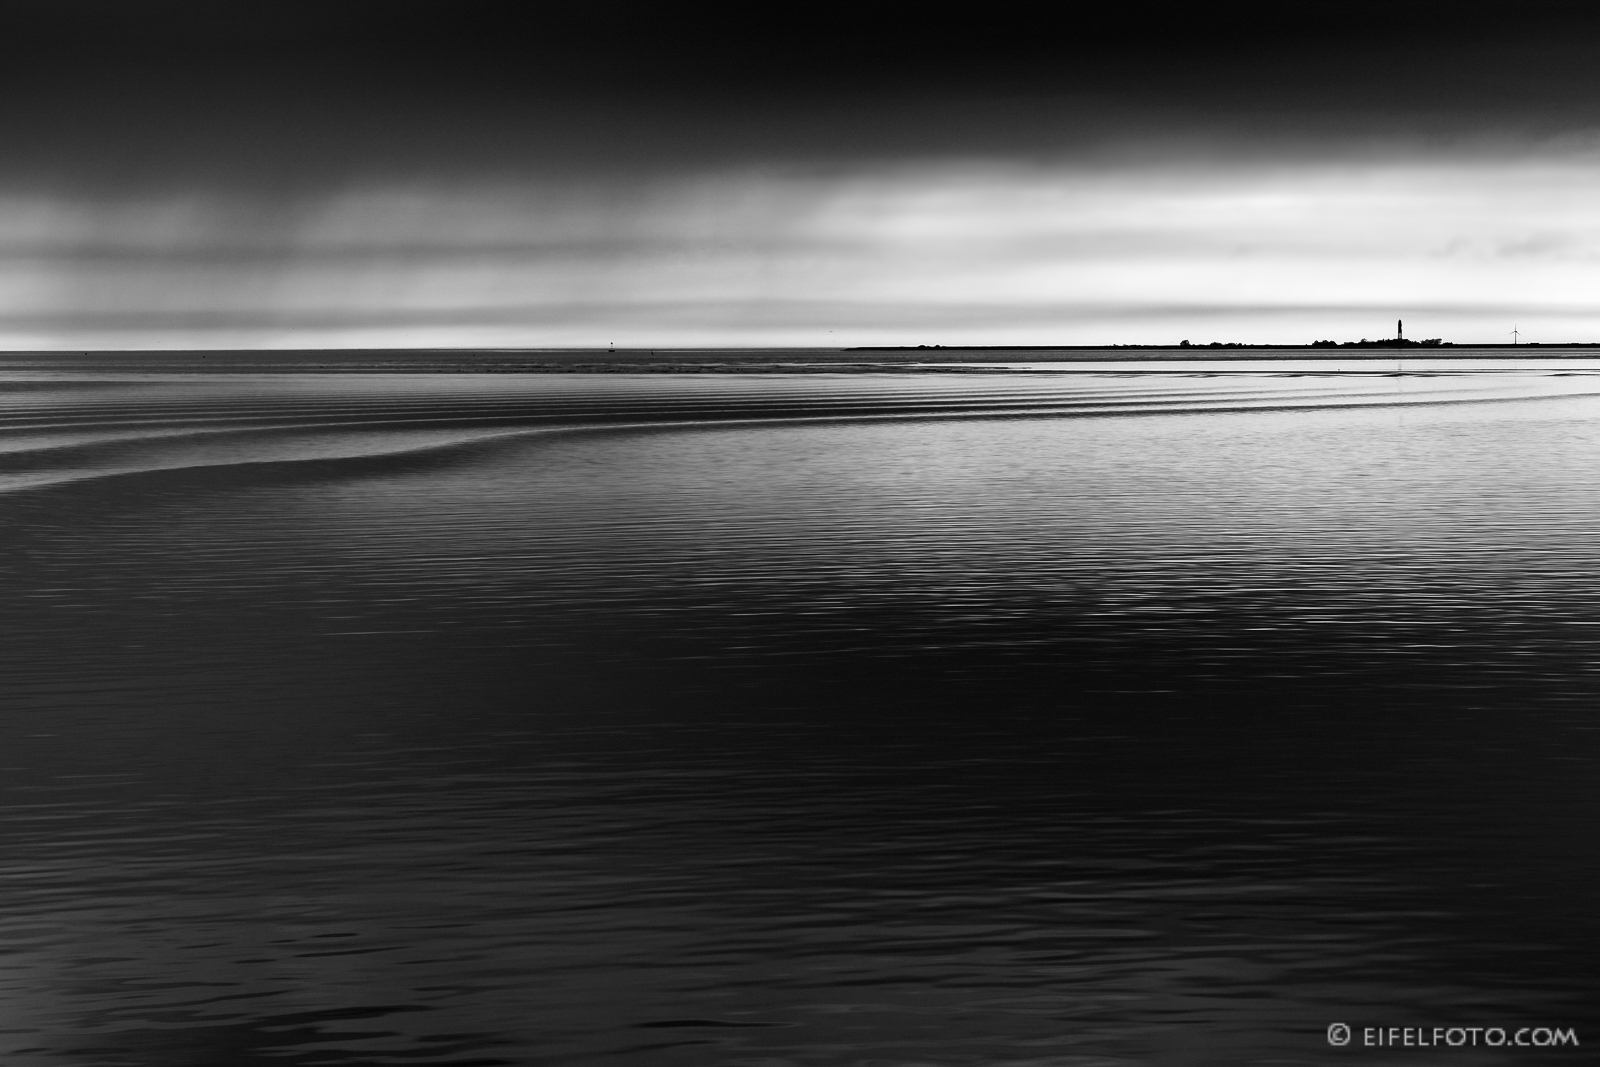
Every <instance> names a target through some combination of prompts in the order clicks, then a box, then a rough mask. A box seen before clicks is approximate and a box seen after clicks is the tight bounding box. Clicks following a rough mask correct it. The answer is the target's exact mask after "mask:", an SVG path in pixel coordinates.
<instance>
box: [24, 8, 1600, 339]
mask: <svg viewBox="0 0 1600 1067" xmlns="http://www.w3.org/2000/svg"><path fill="white" fill-rule="evenodd" d="M0 31H3V38H0V39H3V40H4V42H5V45H6V47H7V49H8V53H7V55H6V56H5V59H6V62H5V63H3V64H0V126H3V129H4V131H5V134H6V141H5V145H4V152H3V154H0V344H3V345H5V346H7V347H31V346H37V347H85V346H90V345H95V346H107V347H119V346H126V347H144V346H149V345H159V346H179V347H205V346H207V345H219V346H225V347H232V346H241V345H242V346H294V345H313V346H323V347H327V346H338V345H344V344H351V345H356V346H377V345H391V344H392V345H424V346H438V345H451V344H460V345H487V344H497V345H535V346H540V345H586V344H605V343H607V342H609V341H613V340H615V341H617V342H619V343H623V342H627V343H636V344H649V345H657V344H660V345H667V344H691V345H707V344H766V343H772V344H784V345H788V344H829V343H882V342H895V343H898V342H908V343H913V344H915V343H922V342H928V343H956V342H960V343H981V342H984V341H993V342H996V343H1065V342H1071V343H1103V342H1109V341H1120V340H1149V341H1176V340H1179V339H1181V338H1183V337H1186V336H1189V335H1190V334H1191V333H1197V332H1199V331H1200V330H1202V329H1204V330H1208V331H1216V332H1218V333H1222V334H1225V335H1226V338H1227V339H1236V340H1287V341H1306V340H1312V339H1315V338H1317V337H1322V336H1341V337H1343V336H1352V337H1358V336H1361V335H1363V334H1365V335H1368V336H1376V335H1378V331H1379V330H1380V329H1387V328H1389V327H1388V326H1387V325H1385V324H1383V323H1382V321H1380V322H1379V323H1376V324H1375V323H1373V321H1372V320H1373V318H1374V317H1376V318H1378V319H1379V320H1388V321H1389V322H1392V320H1393V318H1394V317H1396V315H1395V314H1394V312H1395V310H1396V309H1397V308H1398V309H1405V308H1412V309H1417V312H1418V314H1425V315H1428V316H1432V317H1434V318H1435V319H1436V320H1438V325H1436V326H1433V327H1428V328H1426V329H1427V332H1429V333H1431V334H1451V331H1452V329H1454V330H1455V331H1456V332H1455V333H1454V334H1452V336H1453V338H1454V339H1458V340H1468V339H1472V337H1474V336H1476V337H1480V338H1482V339H1495V340H1498V339H1500V332H1501V330H1502V324H1501V323H1500V321H1499V319H1500V318H1501V317H1503V316H1506V315H1515V316H1516V317H1517V318H1518V320H1519V321H1521V322H1522V324H1523V326H1524V327H1525V328H1534V329H1543V330H1544V331H1545V333H1544V334H1543V336H1544V337H1545V338H1547V339H1559V338H1568V339H1588V337H1589V335H1590V334H1594V333H1596V331H1600V305H1596V304H1593V303H1591V297H1590V294H1593V293H1596V292H1600V277H1596V267H1597V264H1600V210H1597V209H1596V208H1595V207H1594V206H1593V204H1592V201H1593V196H1592V190H1593V189H1594V188H1595V187H1596V185H1597V183H1600V152H1597V149H1600V120H1597V119H1596V118H1595V116H1597V115H1600V79H1596V78H1594V77H1593V75H1592V71H1593V70H1594V69H1597V66H1596V60H1597V59H1600V45H1597V43H1596V42H1600V16H1597V15H1593V14H1591V13H1590V12H1589V10H1588V9H1587V8H1580V7H1573V6H1552V5H1536V6H1533V7H1528V6H1516V7H1510V6H1507V7H1503V8H1482V7H1473V6H1463V5H1460V4H1415V3H1414V4H1406V5H1399V6H1394V5H1379V4H1375V3H1366V2H1359V3H1353V4H1317V3H1310V4H1294V5H1270V6H1269V5H1237V4H1233V5H1205V4H1190V5H1154V6H1152V5H1135V4H1124V5H1116V6H1110V5H1106V6H1091V5H1081V4H1055V5H1048V6H1044V5H1040V6H1028V5H1017V4H981V5H980V4H971V5H924V4H915V5H913V4H904V5H884V4H878V5H869V6H864V7H863V6H859V5H857V6H846V5H842V4H841V5H826V4H824V5H804V6H800V5H784V4H776V5H772V4H762V5H755V4H751V5H746V6H744V7H742V8H737V9H732V10H730V9H728V8H725V7H718V8H712V7H709V6H707V7H686V6H682V5H676V6H675V5H641V4H632V5H623V4H605V3H600V4H583V5H550V6H543V7H541V6H527V5H516V6H513V5H494V4H486V3H472V2H467V3H442V2H441V3H434V2H411V0H390V2H384V3H373V2H366V0H344V2H339V3H321V4H298V3H273V4H262V5H253V6H248V7H246V6H242V5H231V4H217V3H203V4H202V3H192V4H183V3H173V2H150V3H139V4H129V3H120V2H107V3H89V2H85V0H50V2H41V3H28V2H13V3H10V4H7V5H4V6H0ZM1406 317H1407V321H1408V322H1410V321H1412V317H1411V316H1410V315H1407V316H1406ZM1141 323H1142V324H1144V325H1143V326H1142V327H1141V325H1140V324H1141ZM1504 328H1505V329H1507V330H1509V328H1510V324H1509V323H1506V324H1504ZM1134 333H1138V334H1139V336H1134Z"/></svg>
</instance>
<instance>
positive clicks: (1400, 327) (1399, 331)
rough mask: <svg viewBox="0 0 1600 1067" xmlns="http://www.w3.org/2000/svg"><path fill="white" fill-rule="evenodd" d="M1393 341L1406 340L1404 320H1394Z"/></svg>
mask: <svg viewBox="0 0 1600 1067" xmlns="http://www.w3.org/2000/svg"><path fill="white" fill-rule="evenodd" d="M1394 339H1395V340H1396V341H1404V340H1405V339H1406V323H1405V320H1404V319H1395V320H1394Z"/></svg>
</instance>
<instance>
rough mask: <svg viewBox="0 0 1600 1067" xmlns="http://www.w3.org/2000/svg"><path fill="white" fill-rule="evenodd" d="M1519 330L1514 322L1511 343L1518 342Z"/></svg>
mask: <svg viewBox="0 0 1600 1067" xmlns="http://www.w3.org/2000/svg"><path fill="white" fill-rule="evenodd" d="M1517 332H1518V331H1517V327H1516V324H1515V323H1513V324H1512V326H1511V343H1512V344H1516V343H1517Z"/></svg>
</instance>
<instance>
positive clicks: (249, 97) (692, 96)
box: [0, 0, 1600, 190]
mask: <svg viewBox="0 0 1600 1067" xmlns="http://www.w3.org/2000/svg"><path fill="white" fill-rule="evenodd" d="M0 21H3V22H4V28H5V30H6V38H7V40H8V41H9V42H10V48H9V54H8V55H7V63H6V64H5V67H4V70H3V71H0V79H3V86H0V87H3V89H4V92H3V103H0V114H3V117H4V120H5V124H6V128H7V131H8V141H9V144H8V151H7V154H6V159H5V162H4V164H3V166H4V169H5V170H6V171H8V172H9V173H10V176H11V177H12V178H13V179H14V180H24V179H27V178H29V177H32V178H37V179H47V180H50V181H54V182H68V183H72V184H75V185H79V186H83V187H87V188H94V187H105V186H116V187H121V188H127V187H128V186H129V185H130V184H131V183H155V184H162V183H166V182H188V183H191V184H195V183H204V182H220V183H225V184H230V185H233V184H241V183H243V184H250V183H254V184H257V185H264V186H276V187H278V188H280V189H285V190H292V189H293V188H295V187H299V186H302V185H304V184H312V185H315V184H317V183H321V182H327V181H339V180H346V179H348V178H349V177H351V176H352V175H357V176H371V175H378V176H383V177H388V176H393V175H412V174H420V175H428V176H440V175H462V174H466V175H472V176H481V175H483V174H486V173H488V174H507V173H511V174H522V173H530V172H533V173H544V174H549V173H562V172H580V173H581V172H584V171H590V170H601V171H604V172H606V173H610V174H616V173H617V172H618V171H626V170H630V169H632V170H634V171H637V172H640V173H645V174H649V173H656V172H660V171H674V170H683V169H690V170H693V169H703V168H706V167H718V166H729V165H743V164H748V163H750V162H768V161H777V162H782V163H786V164H794V163H806V164H817V165H827V164H830V163H842V164H847V165H848V164H852V163H855V162H859V161H862V160H879V161H881V160H897V159H901V158H920V157H926V156H935V157H943V156H949V155H961V156H974V155H976V156H993V157H1003V158H1016V157H1018V156H1021V157H1026V158H1036V159H1037V158H1043V159H1050V158H1057V157H1060V156H1063V155H1066V156H1070V155H1073V154H1093V153H1096V152H1100V151H1106V150H1115V149H1118V148H1124V147H1127V146H1129V145H1134V146H1140V147H1142V148H1143V149H1145V150H1147V151H1163V150H1167V151H1179V152H1203V151H1207V150H1225V151H1227V152H1230V153H1237V152H1241V151H1254V152H1266V153H1268V154H1271V153H1278V152H1292V153H1295V154H1304V153H1308V152H1309V153H1315V152H1316V151H1318V150H1319V147H1321V146H1324V145H1325V144H1326V143H1327V142H1329V141H1332V142H1334V143H1337V144H1340V145H1348V144H1349V143H1352V142H1362V141H1372V140H1374V139H1376V140H1380V141H1385V140H1393V139H1397V138H1399V139H1404V138H1412V139H1416V138H1421V139H1434V140H1444V141H1458V140H1461V139H1474V138H1478V139H1481V138H1484V137H1490V136H1498V137H1512V138H1518V139H1520V138H1529V137H1532V138H1547V137H1550V136H1555V135H1559V134H1560V133H1562V132H1564V131H1568V130H1572V129H1578V128H1587V127H1588V126H1589V125H1590V124H1591V123H1592V118H1591V116H1592V115H1593V113H1594V110H1593V109H1594V108H1595V106H1596V105H1597V104H1600V88H1597V86H1596V79H1594V78H1593V77H1592V75H1591V71H1592V69H1593V64H1594V61H1595V59H1596V58H1597V57H1600V48H1597V43H1596V42H1600V36H1597V33H1596V31H1597V29H1600V17H1597V16H1595V15H1593V14H1591V13H1590V12H1589V11H1588V10H1586V9H1585V8H1582V7H1577V6H1566V5H1542V6H1541V5H1533V6H1526V5H1516V6H1511V5H1506V6H1504V7H1498V8H1484V7H1477V6H1472V5H1461V4H1445V3H1412V4H1400V5H1394V4H1377V3H1365V2H1363V3H1349V4H1328V3H1321V4H1319V3H1306V4H1272V5H1265V4H1262V5H1249V4H1245V5H1240V4H1232V5H1215V4H1187V5H1174V4H1164V5H1149V4H1135V5H1087V4H1052V5H1019V4H963V5H927V4H876V5H844V4H806V5H794V4H761V5H756V4H750V5H743V6H740V7H732V8H730V7H711V6H700V7H693V6H685V5H671V4H653V5H652V4H616V3H611V4H607V3H598V4H583V5H500V4H489V3H472V2H465V3H448V4H446V3H424V2H406V0H393V2H388V3H369V2H362V0H346V2H342V3H322V4H309V3H306V4H300V3H275V4H265V5H251V6H243V5H225V4H211V3H172V2H155V3H140V4H125V3H116V2H106V3H88V2H84V0H54V2H40V3H14V4H10V5H7V7H6V8H5V9H4V10H3V12H0ZM1219 146H1220V148H1219Z"/></svg>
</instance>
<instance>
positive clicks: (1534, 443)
mask: <svg viewBox="0 0 1600 1067" xmlns="http://www.w3.org/2000/svg"><path fill="white" fill-rule="evenodd" d="M1193 370H1194V368H1177V367H1168V368H1164V369H1157V371H1158V372H1152V369H1151V368H1150V367H1145V368H1143V369H1142V371H1141V373H1139V374H1136V375H1133V374H1123V373H1118V372H1117V371H1115V370H1109V371H1107V370H1102V371H1101V372H1097V373H1096V372H1085V373H1001V372H998V371H995V372H974V371H973V370H972V369H970V368H967V369H965V370H964V371H963V372H962V373H959V374H956V373H950V374H945V373H927V374H894V375H889V374H882V375H874V374H851V375H843V374H840V375H835V374H762V375H741V374H725V375H694V376H668V375H661V374H604V375H586V374H566V375H475V374H469V375H459V374H458V375H444V374H438V375H425V374H386V373H375V372H372V371H371V370H370V368H369V369H368V371H367V372H366V373H323V374H315V375H299V376H294V375H284V374H269V373H233V374H208V373H202V372H195V371H193V370H188V369H183V370H173V369H171V368H164V367H156V368H154V369H152V366H150V365H142V364H131V365H127V366H119V367H117V368H115V369H111V370H108V369H105V368H103V367H101V368H95V367H88V366H78V367H76V368H75V367H74V366H73V365H71V364H70V363H60V362H57V363H54V364H52V365H51V366H49V367H47V368H42V369H41V368H40V367H37V366H28V365H22V364H20V363H19V364H17V365H13V366H11V367H10V369H9V370H6V369H4V368H3V367H0V488H3V490H4V491H3V492H0V502H3V511H0V516H3V518H0V522H3V528H0V567H3V573H4V578H5V589H6V594H7V595H6V597H5V600H4V601H3V602H0V619H3V626H4V635H3V636H4V638H5V641H4V651H3V652H0V656H3V657H4V661H5V662H4V677H5V679H6V689H7V692H8V696H7V705H8V711H7V715H6V717H5V719H4V726H3V727H0V729H3V730H4V733H5V736H4V744H3V745H0V764H4V766H5V775H4V778H3V779H0V781H3V783H4V787H5V792H4V796H5V804H6V807H5V816H6V818H5V821H4V824H3V829H0V835H3V838H0V873H3V874H4V876H5V877H4V882H3V883H0V885H3V886H4V893H5V904H6V906H5V907H4V909H0V931H3V938H4V940H3V942H0V944H3V955H0V986H3V990H0V993H3V995H0V1004H3V1005H4V1006H3V1007H0V1049H3V1050H4V1058H5V1061H6V1063H7V1064H11V1063H17V1064H48V1063H72V1064H108V1065H109V1064H119V1065H121V1064H134V1065H141V1067H143V1065H150V1067H156V1065H160V1067H165V1065H191V1064H193V1065H211V1064H253V1063H262V1064H265V1063H269V1062H270V1063H300V1064H313V1063H315V1064H377V1063H441V1064H443V1063H449V1064H524V1063H529V1064H532V1063H537V1064H545V1063H572V1064H590V1063H601V1062H613V1061H616V1062H624V1063H626V1062H634V1063H641V1064H645V1063H648V1064H657V1063H661V1064H683V1065H689V1064H695V1065H699V1064H741V1065H742V1064H752V1065H755V1064H759V1065H763V1067H766V1065H776V1064H874V1065H888V1064H893V1065H910V1064H919V1065H920V1064H983V1065H990V1064H1030V1065H1038V1064H1050V1065H1058V1064H1059V1065H1074V1067H1077V1065H1090V1064H1094V1065H1101V1064H1124V1063H1128V1064H1132V1063H1172V1064H1188V1063H1196V1062H1205V1063H1219V1064H1220V1063H1228V1064H1234V1063H1262V1064H1265V1063H1310V1062H1321V1061H1323V1060H1324V1059H1328V1058H1331V1057H1332V1056H1333V1055H1335V1050H1331V1049H1329V1048H1328V1046H1327V1044H1326V1041H1325V1038H1324V1030H1325V1028H1326V1026H1327V1025H1328V1024H1329V1023H1331V1022H1335V1021H1345V1022H1349V1023H1351V1024H1353V1025H1356V1026H1358V1027H1360V1026H1379V1025H1394V1026H1403V1025H1426V1026H1432V1025H1480V1026H1494V1025H1508V1026H1509V1025H1513V1024H1514V1025H1560V1026H1572V1027H1575V1028H1577V1030H1578V1033H1579V1036H1580V1038H1590V1037H1591V1035H1593V1036H1592V1038H1591V1042H1592V1041H1593V1040H1600V1029H1596V1028H1595V1027H1594V1026H1593V1023H1594V1021H1595V1016H1594V1011H1593V1009H1592V1007H1591V1006H1590V1002H1591V1001H1592V999H1593V997H1592V988H1593V987H1592V978H1591V971H1592V967H1591V966H1590V961H1591V960H1592V959H1593V957H1594V953H1595V951H1596V949H1600V927H1597V925H1596V921H1595V920H1594V919H1593V918H1592V917H1591V915H1590V909H1589V908H1588V906H1587V905H1588V902H1589V900H1590V899H1591V898H1592V887H1593V877H1594V872H1595V869H1596V865H1595V856H1594V850H1595V845H1594V839H1593V835H1592V833H1590V832H1589V823H1590V811H1591V809H1592V808H1593V807H1594V806H1595V798H1594V796H1593V792H1594V788H1595V786H1594V782H1595V775H1594V770H1595V758H1596V755H1597V752H1596V733H1595V730H1596V726H1595V723H1594V722H1593V718H1592V711H1591V708H1592V705H1593V699H1592V697H1593V694H1594V691H1595V671H1596V668H1597V663H1600V660H1597V652H1600V591H1597V587H1596V586H1595V583H1594V581H1593V580H1592V575H1593V574H1594V573H1596V571H1597V566H1596V565H1597V564H1600V541H1597V539H1596V538H1595V536H1594V531H1595V529H1596V525H1597V523H1596V520H1597V519H1600V481H1597V480H1596V478H1595V476H1594V474H1593V472H1594V471H1596V470H1600V437H1597V434H1596V426H1597V425H1600V423H1597V422H1596V418H1597V416H1600V376H1596V375H1592V374H1588V373H1576V374H1565V373H1563V374H1552V373H1549V372H1547V371H1545V370H1543V369H1540V368H1534V367H1529V366H1521V367H1519V366H1516V365H1508V364H1502V365H1500V366H1499V367H1498V368H1497V369H1496V371H1495V372H1494V373H1460V374H1439V375H1431V376H1427V377H1419V376H1407V377H1393V376H1384V375H1375V374H1363V375H1338V374H1304V373H1283V374H1276V373H1251V374H1242V373H1241V374H1229V373H1214V372H1211V371H1206V372H1204V373H1203V374H1197V373H1192V372H1193ZM1586 1028H1587V1029H1586ZM1344 1054H1345V1055H1352V1056H1359V1057H1361V1058H1362V1059H1363V1062H1369V1063H1385V1062H1411V1061H1412V1060H1414V1059H1415V1057H1417V1056H1433V1057H1435V1058H1441V1057H1442V1056H1443V1055H1445V1053H1443V1052H1442V1051H1439V1050H1426V1051H1425V1050H1417V1049H1395V1050H1380V1049H1361V1050H1359V1051H1357V1050H1350V1049H1347V1050H1344ZM1449 1055H1451V1056H1452V1057H1453V1058H1452V1059H1451V1062H1463V1063H1465V1062H1474V1063H1478V1062H1481V1063H1496V1062H1521V1060H1520V1059H1519V1056H1520V1057H1522V1058H1527V1057H1528V1055H1529V1054H1528V1053H1527V1052H1526V1051H1523V1052H1521V1053H1517V1052H1514V1051H1511V1050H1491V1049H1482V1048H1480V1049H1478V1050H1476V1051H1467V1050H1457V1051H1456V1052H1453V1053H1450V1054H1449ZM1535 1055H1536V1056H1537V1058H1538V1060H1539V1061H1540V1062H1571V1061H1575V1060H1576V1059H1577V1058H1578V1057H1579V1056H1581V1051H1579V1050H1567V1051H1565V1052H1560V1051H1554V1050H1540V1051H1539V1052H1537V1053H1536V1054H1535Z"/></svg>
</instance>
